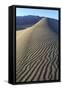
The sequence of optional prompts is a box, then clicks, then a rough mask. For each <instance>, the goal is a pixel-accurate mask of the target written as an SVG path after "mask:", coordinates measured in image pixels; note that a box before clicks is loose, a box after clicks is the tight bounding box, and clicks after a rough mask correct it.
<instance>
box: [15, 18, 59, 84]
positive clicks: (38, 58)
mask: <svg viewBox="0 0 62 90" xmlns="http://www.w3.org/2000/svg"><path fill="white" fill-rule="evenodd" d="M58 65H59V63H58V35H57V33H55V32H53V30H52V28H51V27H50V26H49V24H48V19H47V18H43V19H41V20H40V21H39V22H38V23H36V24H34V25H33V26H32V27H29V28H27V29H24V30H19V31H16V82H30V81H44V80H58V79H59V69H58Z"/></svg>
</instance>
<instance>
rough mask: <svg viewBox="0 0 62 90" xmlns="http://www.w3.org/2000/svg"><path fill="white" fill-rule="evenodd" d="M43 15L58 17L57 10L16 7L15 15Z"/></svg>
mask: <svg viewBox="0 0 62 90" xmlns="http://www.w3.org/2000/svg"><path fill="white" fill-rule="evenodd" d="M27 15H35V16H41V17H42V16H44V17H49V18H54V19H58V10H48V9H29V8H16V16H27Z"/></svg>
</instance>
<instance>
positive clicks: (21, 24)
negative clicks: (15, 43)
mask: <svg viewBox="0 0 62 90" xmlns="http://www.w3.org/2000/svg"><path fill="white" fill-rule="evenodd" d="M42 18H44V17H40V16H33V15H28V16H17V17H16V30H21V29H25V28H28V27H31V26H32V25H34V24H35V23H37V22H38V21H40V20H41V19H42ZM47 21H48V25H49V26H50V27H51V28H52V29H53V31H55V32H58V20H56V19H51V18H47Z"/></svg>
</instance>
